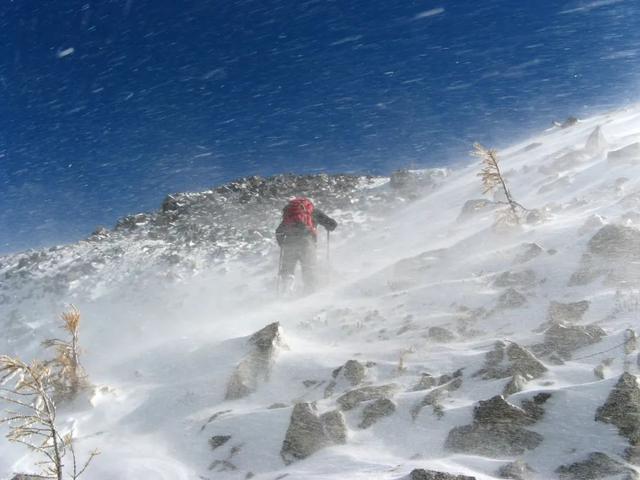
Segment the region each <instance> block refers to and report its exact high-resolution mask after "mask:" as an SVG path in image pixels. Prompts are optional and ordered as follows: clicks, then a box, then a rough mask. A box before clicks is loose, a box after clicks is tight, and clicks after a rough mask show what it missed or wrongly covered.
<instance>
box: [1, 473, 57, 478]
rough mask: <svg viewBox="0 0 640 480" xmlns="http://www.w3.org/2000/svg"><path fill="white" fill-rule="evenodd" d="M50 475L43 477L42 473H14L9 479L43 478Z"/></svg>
mask: <svg viewBox="0 0 640 480" xmlns="http://www.w3.org/2000/svg"><path fill="white" fill-rule="evenodd" d="M49 478H51V477H45V476H42V475H29V474H27V473H16V474H15V475H14V476H13V477H11V480H45V479H49Z"/></svg>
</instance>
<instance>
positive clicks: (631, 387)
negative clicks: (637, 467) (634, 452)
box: [596, 372, 640, 446]
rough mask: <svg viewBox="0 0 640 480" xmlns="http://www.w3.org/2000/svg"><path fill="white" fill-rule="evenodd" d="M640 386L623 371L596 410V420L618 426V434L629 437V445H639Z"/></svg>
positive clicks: (635, 379) (634, 378)
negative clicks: (604, 400) (602, 403)
mask: <svg viewBox="0 0 640 480" xmlns="http://www.w3.org/2000/svg"><path fill="white" fill-rule="evenodd" d="M639 418H640V387H638V381H637V378H636V377H635V376H634V375H631V374H630V373H627V372H625V373H623V374H622V375H621V376H620V378H619V379H618V382H617V383H616V385H615V387H614V388H613V390H612V391H611V393H610V394H609V396H608V397H607V401H606V402H605V403H604V405H602V406H601V407H599V408H598V410H597V411H596V421H598V422H605V423H610V424H612V425H615V426H616V427H618V431H619V432H620V435H623V436H624V437H626V438H628V439H629V443H631V445H636V446H637V445H640V422H638V419H639Z"/></svg>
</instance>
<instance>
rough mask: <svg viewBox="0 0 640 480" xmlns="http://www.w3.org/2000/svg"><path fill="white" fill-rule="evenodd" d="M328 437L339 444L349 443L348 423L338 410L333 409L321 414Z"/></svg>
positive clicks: (321, 420)
mask: <svg viewBox="0 0 640 480" xmlns="http://www.w3.org/2000/svg"><path fill="white" fill-rule="evenodd" d="M320 422H322V425H323V427H324V432H325V434H326V435H327V438H328V439H329V440H330V441H331V442H332V443H335V444H337V445H342V444H345V443H347V424H346V423H345V421H344V415H342V413H341V412H340V411H338V410H331V411H329V412H326V413H323V414H322V415H320Z"/></svg>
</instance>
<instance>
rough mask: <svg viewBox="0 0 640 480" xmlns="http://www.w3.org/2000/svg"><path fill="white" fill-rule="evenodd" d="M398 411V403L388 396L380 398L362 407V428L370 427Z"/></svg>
mask: <svg viewBox="0 0 640 480" xmlns="http://www.w3.org/2000/svg"><path fill="white" fill-rule="evenodd" d="M395 411H396V404H395V403H393V402H392V401H391V400H389V399H388V398H380V399H378V400H374V401H373V402H371V403H370V404H368V405H365V407H364V408H363V409H362V420H361V421H360V425H358V426H359V427H360V428H369V427H370V426H371V425H373V424H374V423H376V422H377V421H378V420H380V419H381V418H383V417H388V416H389V415H393V414H394V413H395Z"/></svg>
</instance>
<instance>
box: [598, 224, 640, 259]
mask: <svg viewBox="0 0 640 480" xmlns="http://www.w3.org/2000/svg"><path fill="white" fill-rule="evenodd" d="M589 252H590V253H591V254H593V255H598V256H600V257H603V258H609V259H620V258H622V259H629V260H632V259H633V260H637V259H640V231H639V230H637V229H635V228H631V227H625V226H623V225H605V226H604V227H602V228H601V229H600V230H598V232H597V233H596V234H595V235H594V236H593V237H592V238H591V240H589Z"/></svg>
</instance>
